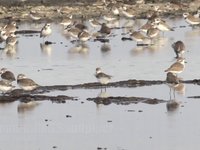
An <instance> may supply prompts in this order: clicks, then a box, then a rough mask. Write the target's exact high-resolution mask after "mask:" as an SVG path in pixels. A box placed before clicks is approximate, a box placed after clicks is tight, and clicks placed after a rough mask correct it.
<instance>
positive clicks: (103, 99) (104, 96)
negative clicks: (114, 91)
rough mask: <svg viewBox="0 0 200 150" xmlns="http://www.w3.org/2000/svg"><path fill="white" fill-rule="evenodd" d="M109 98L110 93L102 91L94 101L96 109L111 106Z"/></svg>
mask: <svg viewBox="0 0 200 150" xmlns="http://www.w3.org/2000/svg"><path fill="white" fill-rule="evenodd" d="M109 97H110V95H109V94H108V92H107V91H104V90H102V89H101V92H100V93H99V94H98V95H97V98H96V100H95V101H94V102H95V103H96V107H97V109H98V110H99V109H100V107H101V106H102V105H110V104H111V101H110V99H109Z"/></svg>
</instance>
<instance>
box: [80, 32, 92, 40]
mask: <svg viewBox="0 0 200 150" xmlns="http://www.w3.org/2000/svg"><path fill="white" fill-rule="evenodd" d="M78 38H79V40H81V41H82V42H86V41H88V40H89V39H90V38H91V35H90V33H88V32H87V31H81V32H79V34H78Z"/></svg>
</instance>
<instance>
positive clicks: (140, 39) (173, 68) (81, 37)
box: [0, 0, 200, 92]
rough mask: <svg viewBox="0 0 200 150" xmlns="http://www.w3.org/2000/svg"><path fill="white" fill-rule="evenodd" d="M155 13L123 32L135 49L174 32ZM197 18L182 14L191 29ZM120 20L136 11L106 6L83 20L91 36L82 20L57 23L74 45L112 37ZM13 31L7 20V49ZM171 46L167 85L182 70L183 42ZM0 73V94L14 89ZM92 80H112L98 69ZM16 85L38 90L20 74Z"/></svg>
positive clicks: (44, 32)
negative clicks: (132, 42)
mask: <svg viewBox="0 0 200 150" xmlns="http://www.w3.org/2000/svg"><path fill="white" fill-rule="evenodd" d="M136 2H137V3H136V4H137V5H138V7H139V5H140V4H143V3H144V0H138V1H136ZM110 4H112V3H109V5H110ZM107 5H108V4H107ZM159 11H160V10H159V7H158V6H154V7H152V12H153V13H152V14H151V15H150V16H146V23H145V24H143V25H142V26H141V27H140V28H139V29H138V30H135V29H133V28H130V30H129V31H128V32H127V33H126V34H128V36H129V38H130V39H132V40H133V41H135V42H136V43H137V46H143V45H145V46H146V45H147V46H148V45H152V44H155V43H154V42H155V41H156V40H158V38H159V37H160V34H161V33H162V34H163V36H164V32H168V31H172V32H173V31H174V28H173V27H171V26H170V25H169V24H168V23H167V21H165V20H164V18H162V17H161V16H160V15H159ZM29 16H30V18H31V19H32V20H33V21H34V22H37V21H39V20H41V18H42V17H43V16H41V15H40V14H39V13H37V12H36V11H30V14H29ZM199 16H200V11H199V10H198V11H197V13H196V14H190V13H188V12H186V13H183V18H184V19H185V21H186V22H187V23H188V24H189V25H191V26H195V25H199V24H200V18H199ZM121 18H126V19H127V20H136V19H137V18H136V10H134V9H132V8H131V7H130V6H129V5H120V6H118V5H115V4H114V3H113V4H112V5H111V6H109V9H108V10H107V11H106V12H105V13H103V14H101V17H100V18H99V19H98V18H89V19H87V21H86V22H88V23H89V24H90V26H91V27H92V28H93V29H95V30H96V31H97V32H94V33H93V32H92V31H89V30H88V27H87V25H86V23H85V22H83V21H82V20H81V21H77V20H76V19H74V18H73V15H71V14H68V15H67V16H66V17H65V18H63V20H62V21H61V22H60V25H62V26H63V32H64V34H65V35H68V36H70V39H75V41H77V43H79V42H80V43H85V42H87V41H89V40H91V39H98V38H99V39H102V38H104V39H106V38H107V37H110V36H112V34H113V31H114V30H115V29H117V27H116V26H115V25H114V24H113V23H114V21H116V20H119V19H121ZM16 31H17V25H16V22H15V21H10V22H9V23H8V24H6V25H5V26H4V27H2V28H1V32H0V39H1V41H2V42H4V41H5V43H6V45H8V46H11V47H12V46H14V45H15V44H16V43H17V36H16V34H15V33H16ZM51 34H52V29H51V24H50V23H46V24H45V25H44V26H43V27H42V29H41V30H40V37H41V38H43V39H45V38H46V37H48V36H50V35H51ZM171 47H172V49H173V50H174V52H175V58H176V62H175V63H173V64H172V65H170V67H169V68H167V69H166V70H164V71H165V72H166V73H167V80H168V79H170V80H169V82H174V81H176V82H179V81H177V80H176V78H177V74H179V73H181V72H182V71H183V70H184V68H185V58H184V57H183V54H184V52H185V49H186V48H185V45H184V43H183V42H182V41H180V40H179V41H176V42H174V43H173V44H172V46H171ZM0 74H1V78H2V80H1V81H0V91H2V92H7V91H11V90H12V89H13V88H14V86H13V85H12V82H14V81H15V80H16V79H15V77H14V74H13V73H12V72H11V71H9V70H8V69H6V68H2V69H1V71H0ZM95 77H96V78H97V80H98V81H99V82H100V84H102V85H107V84H108V83H109V82H110V80H111V78H112V76H110V75H108V74H106V73H104V72H103V71H102V70H101V68H100V67H97V68H96V73H95ZM171 77H174V78H175V80H171V79H172V78H171ZM17 84H18V86H19V87H20V88H22V89H23V90H26V91H31V90H34V89H36V88H37V87H39V85H38V84H37V83H35V82H34V81H33V80H32V79H30V78H28V77H26V76H25V75H24V74H19V75H18V76H17Z"/></svg>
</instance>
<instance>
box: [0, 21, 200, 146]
mask: <svg viewBox="0 0 200 150" xmlns="http://www.w3.org/2000/svg"><path fill="white" fill-rule="evenodd" d="M125 22H126V20H121V21H120V22H119V25H120V27H121V26H124V24H125ZM144 22H145V20H137V21H134V22H133V23H134V28H135V29H138V27H139V25H142V24H143V23H144ZM167 22H168V23H169V24H170V25H171V26H173V27H175V31H174V32H166V33H165V35H164V37H162V36H161V38H160V40H158V41H156V44H155V46H152V47H137V46H136V43H135V42H134V41H121V38H122V37H128V35H121V33H122V32H124V30H123V29H115V30H113V34H114V35H116V36H113V37H109V40H110V43H108V44H109V46H110V51H107V52H104V51H101V46H102V45H103V44H102V43H100V42H94V41H93V40H90V41H88V42H87V43H86V44H87V45H88V51H84V52H77V51H74V50H72V48H73V47H74V46H75V44H73V43H71V42H70V40H67V39H66V38H65V36H64V35H63V34H62V31H63V28H62V27H61V26H60V25H59V24H56V23H55V24H53V25H52V28H53V34H52V35H51V36H50V37H49V38H48V39H45V40H48V41H52V42H55V43H56V44H52V45H48V46H49V47H45V48H44V47H43V49H42V48H41V44H42V43H43V42H44V41H43V39H40V38H39V35H38V34H34V35H33V36H25V35H18V36H19V38H18V41H19V42H18V44H17V47H16V51H13V52H15V53H12V55H10V53H7V52H6V51H5V50H2V51H1V54H0V60H1V67H7V68H9V69H10V70H12V71H13V72H14V73H15V74H18V73H24V74H26V75H27V76H28V77H31V78H32V79H34V80H35V81H36V82H37V83H38V84H40V85H55V84H57V85H60V84H79V83H85V82H95V81H96V79H95V77H94V72H95V68H96V67H99V66H100V67H102V69H103V70H104V71H105V72H106V73H108V74H111V75H113V76H114V77H113V79H112V81H119V80H128V79H146V80H147V79H148V80H164V79H165V78H166V74H165V72H164V70H165V69H166V68H168V67H169V66H170V65H171V64H172V63H173V62H174V61H175V58H174V57H175V54H174V52H173V50H172V48H171V44H172V43H173V42H175V41H177V40H182V41H184V43H185V45H186V48H187V51H186V53H185V58H186V61H187V64H186V68H185V70H184V72H182V73H181V74H180V77H182V78H183V79H185V80H187V79H195V78H199V74H200V70H199V64H200V59H199V58H198V57H199V55H200V51H199V49H198V47H199V40H200V36H199V35H200V29H199V28H196V29H192V28H191V27H188V26H187V24H186V23H185V22H184V20H183V19H182V18H178V19H170V20H167ZM180 25H186V27H185V28H180ZM42 26H43V24H39V25H38V24H31V25H30V24H22V25H19V30H22V29H34V30H40V29H41V27H42ZM89 30H94V29H92V28H89ZM1 47H4V44H1ZM63 94H65V95H68V96H75V97H78V100H77V101H67V102H66V103H65V104H56V103H52V102H50V101H43V102H38V103H34V104H28V105H27V104H22V103H21V102H13V103H1V104H0V113H1V117H0V123H1V125H0V133H1V136H0V149H3V150H10V149H20V150H26V149H30V150H35V149H38V150H39V149H40V150H42V149H44V150H45V149H60V150H62V149H66V148H67V149H97V147H101V148H107V149H112V150H122V149H123V150H129V149H141V150H143V149H150V150H153V149H164V150H165V149H166V150H169V149H170V150H177V149H182V150H188V149H198V148H200V144H199V141H198V140H199V137H200V134H199V131H200V119H199V118H198V116H197V114H198V113H199V107H198V106H199V105H200V101H199V100H198V99H189V98H187V97H188V96H194V95H198V94H199V86H197V85H190V84H184V86H183V87H182V88H181V89H179V90H177V91H175V93H174V94H173V90H171V93H170V88H169V87H168V86H167V85H156V86H147V87H138V88H108V89H107V90H106V92H104V91H103V93H101V89H88V90H86V89H81V90H80V89H76V90H67V91H54V92H51V93H48V95H63ZM97 96H101V97H103V96H104V97H105V96H138V97H149V98H159V99H164V100H166V103H161V104H157V105H150V104H144V103H138V104H130V105H117V104H110V105H96V104H95V103H94V102H92V101H87V100H86V99H87V98H88V97H97ZM170 99H176V101H178V102H179V103H180V105H179V107H178V108H177V109H176V110H174V111H167V108H166V104H167V102H169V101H170ZM54 146H55V147H54Z"/></svg>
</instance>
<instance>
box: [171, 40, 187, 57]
mask: <svg viewBox="0 0 200 150" xmlns="http://www.w3.org/2000/svg"><path fill="white" fill-rule="evenodd" d="M172 48H173V49H174V52H175V53H176V58H179V57H182V54H183V53H184V52H185V44H184V43H183V42H182V41H177V42H175V43H173V44H172Z"/></svg>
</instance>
